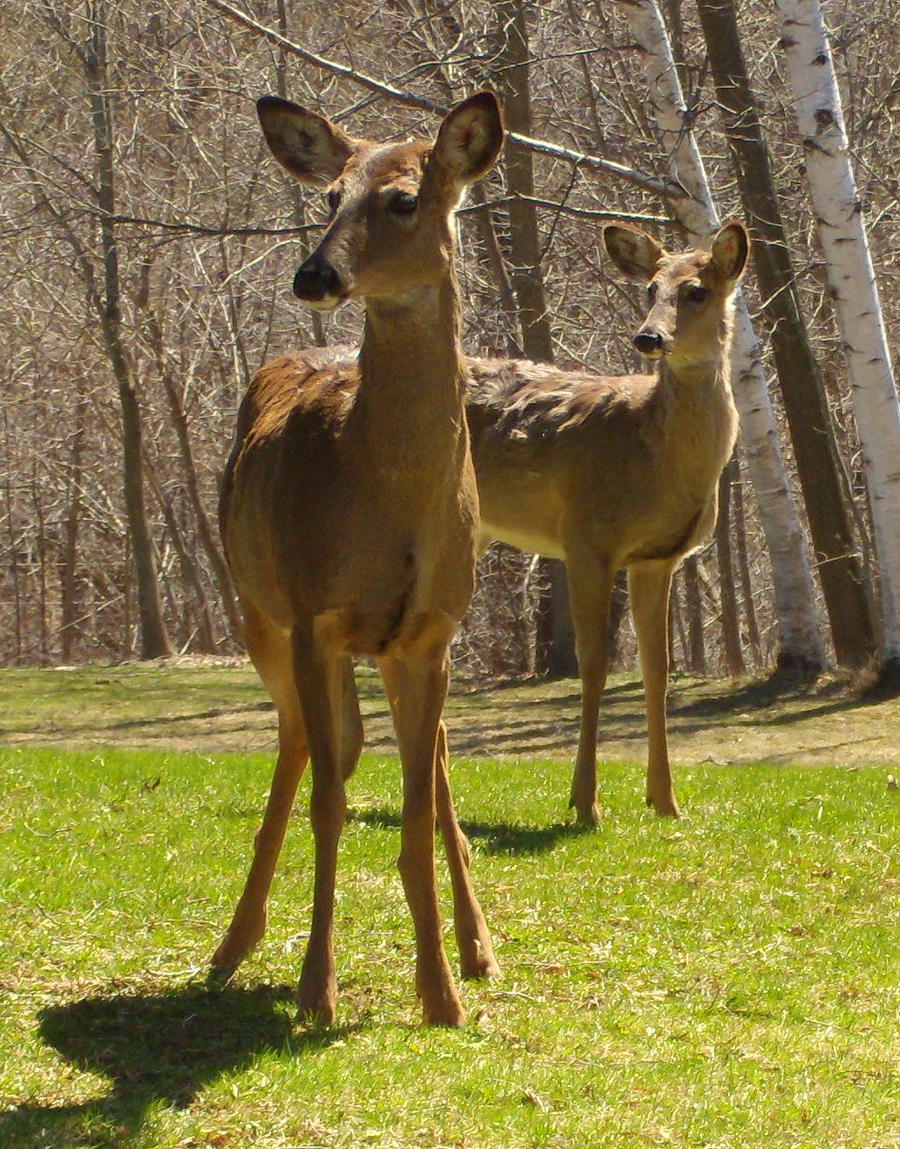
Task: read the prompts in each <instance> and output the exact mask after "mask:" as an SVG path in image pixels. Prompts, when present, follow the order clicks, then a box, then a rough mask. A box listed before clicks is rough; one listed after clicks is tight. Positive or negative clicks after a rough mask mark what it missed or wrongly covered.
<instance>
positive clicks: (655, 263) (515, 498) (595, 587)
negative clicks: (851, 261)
mask: <svg viewBox="0 0 900 1149" xmlns="http://www.w3.org/2000/svg"><path fill="white" fill-rule="evenodd" d="M603 240H604V244H605V247H606V251H607V253H608V254H609V256H610V258H611V259H612V261H613V263H614V264H615V265H616V266H617V267H618V268H619V270H620V271H622V272H623V273H624V274H625V275H626V276H627V277H628V278H630V279H633V280H636V281H637V282H639V283H643V284H646V285H647V286H648V298H649V313H648V315H647V318H646V319H645V320H644V323H643V325H642V326H641V328H640V330H639V331H638V333H637V334H636V335H635V337H634V343H635V346H636V347H637V349H638V351H640V352H641V353H642V354H643V355H644V356H646V358H647V359H649V360H651V361H652V362H655V363H657V368H656V373H655V374H653V375H625V376H607V375H591V374H588V373H586V372H574V371H557V370H555V369H553V368H552V367H542V366H540V365H538V364H535V363H528V362H521V361H515V360H509V361H503V360H484V359H477V360H467V365H468V370H469V376H470V379H469V387H468V394H467V401H466V413H467V417H468V421H469V429H470V433H471V436H472V455H473V458H474V461H475V471H476V475H477V479H478V493H479V500H480V503H481V532H482V538H481V545H482V547H484V546H486V545H487V543H488V542H490V541H491V540H492V539H502V540H503V541H504V542H507V543H511V544H513V545H514V546H517V547H521V548H523V549H524V550H528V551H534V552H536V553H538V554H542V555H549V556H552V557H556V558H561V559H564V560H565V563H566V570H567V574H568V583H569V592H570V599H571V609H572V619H573V622H574V626H575V635H576V646H577V652H578V663H579V670H580V674H581V685H582V698H581V730H580V735H579V742H578V755H577V758H576V762H575V771H574V776H573V779H572V789H571V801H570V805H572V806H574V807H575V811H576V817H577V819H578V821H579V822H583V823H592V822H597V820H598V817H599V812H598V808H597V801H596V791H597V760H596V759H597V751H596V742H597V715H598V709H599V704H600V696H601V694H602V692H603V689H604V685H605V682H606V669H607V666H606V663H607V649H606V631H607V620H608V616H609V602H610V593H611V588H612V581H613V578H614V576H615V574H616V572H617V571H618V570H620V569H621V568H623V567H627V568H628V577H629V589H630V594H631V607H632V614H633V617H634V624H635V630H636V631H637V637H638V645H639V648H640V660H641V669H642V673H643V679H644V692H645V704H646V711H647V730H648V764H647V802H648V804H651V805H652V806H653V807H654V809H655V810H656V811H657V813H659V814H669V815H673V816H676V817H677V816H678V813H679V810H678V804H677V802H676V799H675V792H674V789H673V786H672V776H671V771H670V769H669V755H668V748H667V743H666V687H667V673H668V628H667V615H668V602H669V588H670V585H671V581H672V575H673V573H674V571H675V570H676V568H677V567H678V565H679V563H680V562H681V560H682V559H683V558H684V557H685V556H686V555H687V554H689V553H690V552H691V551H692V550H694V549H695V548H696V547H698V546H699V545H700V544H701V543H702V542H703V540H704V539H705V538H706V537H707V536H708V534H709V533H710V531H711V530H712V528H713V525H714V524H715V520H716V511H717V492H718V481H719V474H720V472H721V471H722V468H723V467H724V466H725V464H726V462H727V461H728V459H729V457H730V455H731V451H732V448H733V446H734V440H735V436H736V434H737V412H736V410H735V406H734V402H733V400H732V395H731V387H730V384H729V373H728V351H729V346H730V341H731V326H732V308H733V296H734V291H735V287H736V285H737V282H738V280H739V278H740V276H741V273H742V272H743V269H744V264H745V262H746V259H747V254H748V248H749V240H748V236H747V232H746V229H745V228H744V226H743V224H741V223H728V224H726V225H725V226H724V227H722V228H721V229H720V230H719V232H718V233H717V234H716V236H715V237H714V239H713V240H712V245H711V248H710V250H709V251H687V252H684V253H683V254H681V255H673V254H670V253H669V252H667V251H665V250H664V248H662V247H661V246H660V245H659V244H658V243H657V242H656V240H654V239H653V238H652V237H651V236H649V235H647V234H646V233H644V232H643V231H640V230H639V229H638V228H635V227H633V226H631V225H627V224H624V223H622V224H608V225H607V226H606V227H605V228H604V230H603Z"/></svg>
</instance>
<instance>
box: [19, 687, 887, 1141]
mask: <svg viewBox="0 0 900 1149" xmlns="http://www.w3.org/2000/svg"><path fill="white" fill-rule="evenodd" d="M100 685H101V686H102V684H100ZM103 701H104V700H103V696H102V692H101V695H99V696H98V697H97V698H96V699H95V702H96V704H97V705H98V706H99V707H101V709H102V704H103ZM106 701H107V702H109V701H110V699H109V698H108V696H107V698H106ZM227 702H228V699H227V698H222V699H220V703H221V705H223V706H226V705H227ZM112 704H113V708H112V709H111V710H110V713H113V712H114V709H115V707H114V704H115V699H114V698H113V699H112ZM246 704H247V705H248V706H250V705H254V703H253V702H252V700H251V699H247V700H246ZM203 705H206V703H205V702H204V704H203ZM57 706H58V707H62V706H63V700H62V698H60V699H59V700H58V701H57ZM211 708H212V707H211V705H210V706H207V709H211ZM16 721H17V722H20V723H21V721H22V718H21V716H20V718H17V720H16ZM163 742H164V739H162V738H161V739H160V748H159V749H156V750H153V751H136V750H132V749H127V748H125V749H123V748H121V747H118V748H117V747H111V748H109V749H104V748H100V747H98V748H96V749H94V750H77V751H68V752H67V751H64V750H61V749H59V748H41V747H35V746H30V745H24V746H9V747H7V748H5V749H3V748H0V775H2V786H3V803H2V806H0V913H2V917H0V1097H2V1102H3V1108H4V1109H5V1112H3V1113H2V1114H0V1149H37V1147H38V1146H41V1147H47V1149H59V1147H68V1146H76V1147H88V1146H90V1147H94V1146H96V1147H98V1149H99V1147H105V1146H135V1147H137V1146H146V1147H147V1149H151V1147H152V1149H163V1147H175V1146H178V1147H181V1149H188V1147H191V1149H199V1147H203V1146H214V1147H220V1149H244V1147H247V1149H250V1147H253V1149H269V1147H273V1149H274V1147H279V1149H289V1147H292V1149H300V1147H305V1146H310V1147H311V1146H340V1147H356V1146H374V1147H401V1146H402V1147H406V1146H427V1147H437V1146H446V1147H459V1149H463V1147H464V1149H493V1147H497V1149H501V1147H502V1149H507V1147H508V1149H517V1147H520V1146H522V1147H524V1146H529V1147H534V1149H538V1147H546V1149H551V1147H566V1149H569V1147H571V1149H575V1147H578V1149H581V1147H587V1149H590V1147H594V1146H597V1147H606V1146H609V1147H613V1146H615V1147H616V1149H623V1147H632V1146H633V1147H635V1149H637V1147H644V1146H654V1145H672V1146H692V1147H693V1146H705V1147H709V1149H713V1147H715V1149H726V1147H728V1149H730V1147H735V1149H737V1147H741V1149H756V1147H760V1149H778V1147H782V1146H784V1147H787V1146H791V1147H799V1146H804V1147H806V1146H808V1147H809V1149H824V1147H828V1149H833V1147H844V1146H846V1147H853V1149H876V1147H885V1149H897V1146H900V833H898V831H900V793H898V792H897V791H896V790H895V789H894V788H892V787H891V785H890V784H889V779H888V770H887V769H886V767H885V766H883V765H880V766H876V767H864V766H863V767H859V768H855V769H852V770H847V769H835V768H828V767H815V766H813V767H809V766H807V767H775V766H760V765H753V766H718V765H710V764H707V765H693V766H687V767H683V768H682V769H681V770H680V771H679V772H678V777H677V784H678V791H679V796H680V798H681V801H682V804H683V806H684V808H685V809H686V810H687V811H689V817H688V818H687V819H685V820H684V821H682V822H680V823H677V824H675V823H671V822H663V821H660V820H658V819H657V818H655V817H654V816H653V815H652V814H650V813H649V812H648V811H646V810H645V809H644V808H643V807H642V806H641V805H640V802H639V795H640V793H641V792H642V774H643V767H642V766H639V765H636V764H634V765H631V766H612V767H604V768H603V771H602V776H603V779H604V801H605V806H606V808H607V811H608V812H607V815H606V819H605V821H604V824H603V825H602V826H601V828H600V829H599V830H597V831H595V832H591V833H578V832H575V831H574V830H573V829H572V827H570V826H568V825H567V824H566V823H565V821H564V820H563V814H564V809H563V807H564V799H565V796H566V794H567V792H568V777H569V770H570V766H569V762H568V760H562V759H560V760H558V761H554V762H548V761H541V760H531V759H529V760H522V761H514V760H502V761H501V760H496V759H491V758H488V757H485V756H482V757H478V758H472V759H469V760H459V761H456V762H455V763H454V791H455V793H456V796H457V804H458V808H459V811H460V815H461V817H462V819H463V820H464V823H465V825H466V827H467V830H468V832H469V834H470V838H471V842H472V846H473V855H474V859H473V869H474V876H475V883H476V888H477V889H478V891H479V895H480V897H481V900H482V904H483V906H484V909H485V912H486V915H487V917H488V921H489V924H490V925H491V928H492V931H493V935H494V941H495V945H496V949H497V956H498V958H499V960H500V962H501V964H502V966H503V975H502V977H501V978H500V979H498V980H497V981H494V982H490V983H467V984H465V985H464V987H463V990H462V992H463V997H464V1002H465V1005H466V1008H467V1010H468V1012H469V1022H468V1025H467V1026H466V1028H464V1029H463V1030H460V1031H444V1030H427V1029H424V1028H422V1027H421V1026H420V1024H419V1008H418V1004H417V1002H416V999H415V993H414V988H413V947H412V941H411V933H412V931H411V923H410V919H409V914H408V911H407V909H406V906H405V902H404V899H403V894H402V889H401V885H400V881H399V877H398V876H397V873H396V867H395V859H396V856H397V853H398V849H399V831H398V824H397V819H398V813H399V768H398V765H397V763H396V761H395V760H394V759H393V758H392V757H391V756H390V755H388V754H385V755H374V756H369V757H367V758H365V759H364V760H363V762H362V764H361V767H360V770H359V772H358V774H357V776H356V777H355V778H354V780H353V781H352V783H351V787H350V801H351V807H352V811H351V816H350V818H349V819H348V823H347V826H346V829H345V833H344V837H343V840H342V848H341V859H340V870H339V891H338V899H337V910H336V949H337V960H338V978H339V987H340V998H339V1002H338V1019H339V1020H338V1026H337V1027H336V1028H335V1029H333V1030H319V1031H317V1030H307V1029H305V1028H304V1027H303V1026H301V1025H299V1024H298V1023H297V1022H296V1019H295V1016H294V1008H293V1002H292V994H293V989H294V986H295V984H296V979H297V977H298V975H299V967H300V960H301V957H302V949H303V945H304V940H305V936H306V935H305V931H306V930H307V928H308V925H309V909H310V897H311V863H312V839H311V835H310V832H309V829H308V823H307V820H306V818H305V815H304V812H303V809H302V808H301V809H300V810H298V816H297V817H295V819H294V821H293V823H292V827H291V832H290V835H289V838H288V843H287V845H286V847H285V851H284V855H283V857H282V864H281V867H280V870H279V875H278V877H277V879H276V884H275V889H274V893H273V902H272V907H271V914H270V928H269V933H268V935H267V936H266V938H265V939H264V941H263V943H262V945H261V946H260V948H259V949H258V951H257V953H256V954H255V955H254V956H253V958H251V959H250V960H249V961H248V962H247V963H246V964H245V966H244V967H242V969H241V971H240V972H239V974H238V977H237V978H236V980H235V983H234V984H233V985H232V986H231V987H229V988H227V989H226V990H224V991H222V992H219V993H208V992H207V991H206V990H205V988H204V986H203V980H202V975H203V968H204V962H205V960H206V958H207V957H208V956H209V954H210V953H211V951H212V949H213V948H214V945H215V943H216V941H217V940H218V935H219V933H220V931H221V930H222V929H223V928H224V926H225V925H226V924H227V922H228V919H229V916H230V912H231V909H232V907H233V902H234V900H235V898H236V896H237V894H238V892H239V889H240V886H241V883H242V880H243V877H244V874H245V870H246V866H247V863H248V859H249V851H250V844H251V840H252V835H253V832H254V830H255V828H256V825H257V820H258V817H259V814H260V812H261V809H262V805H263V802H264V799H265V795H266V792H267V789H268V784H269V777H270V771H271V766H272V759H271V756H270V755H268V754H259V753H256V754H238V753H234V752H224V751H222V752H217V753H215V754H211V755H204V754H199V753H185V752H178V753H175V752H171V751H168V750H166V749H165V748H164V746H163V745H162V743H163ZM894 772H895V773H897V772H898V771H897V770H896V769H895V770H894ZM306 794H307V788H306V786H304V787H303V789H302V799H303V807H305V800H306ZM441 873H442V877H443V878H444V890H443V892H444V894H445V904H446V901H447V896H448V893H449V890H448V886H449V883H448V882H447V881H446V876H445V875H444V872H443V870H442V871H441ZM448 915H449V911H448ZM446 924H447V926H448V940H447V945H448V951H449V952H450V953H451V960H453V956H454V955H453V939H452V930H450V929H449V921H448V922H447V923H446Z"/></svg>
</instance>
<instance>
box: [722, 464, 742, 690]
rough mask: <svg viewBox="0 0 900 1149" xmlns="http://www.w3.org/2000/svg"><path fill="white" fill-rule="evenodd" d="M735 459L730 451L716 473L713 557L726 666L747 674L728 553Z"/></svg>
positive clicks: (735, 675) (736, 673)
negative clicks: (716, 502)
mask: <svg viewBox="0 0 900 1149" xmlns="http://www.w3.org/2000/svg"><path fill="white" fill-rule="evenodd" d="M737 470H738V467H737V459H736V458H735V456H734V455H732V457H731V459H730V461H729V463H728V465H727V466H726V467H725V470H724V471H723V472H722V474H721V475H720V476H719V518H718V520H717V522H716V557H717V559H718V563H719V601H720V603H721V606H722V645H723V647H724V650H725V666H726V667H727V668H728V673H729V674H730V675H731V677H732V678H737V677H738V676H739V675H741V674H746V672H747V667H746V664H745V663H744V655H743V652H742V651H741V632H740V624H739V622H738V609H737V594H736V593H735V589H734V582H735V579H734V563H733V561H732V554H731V485H732V483H733V482H734V479H735V476H736V474H737Z"/></svg>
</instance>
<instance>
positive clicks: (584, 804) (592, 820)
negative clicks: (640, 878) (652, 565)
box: [566, 549, 614, 825]
mask: <svg viewBox="0 0 900 1149" xmlns="http://www.w3.org/2000/svg"><path fill="white" fill-rule="evenodd" d="M566 573H567V575H568V580H569V602H570V606H571V610H572V623H573V625H574V627H575V645H576V649H577V652H578V671H579V674H580V676H581V727H580V730H579V734H578V754H577V757H576V759H575V771H574V773H573V775H572V790H571V795H570V797H569V805H570V806H574V807H575V819H576V821H577V822H579V823H581V824H583V825H597V823H598V822H599V821H600V809H599V807H598V805H597V717H598V713H599V710H600V699H601V697H602V695H603V690H604V688H605V686H606V671H607V660H608V656H607V629H608V625H609V603H610V597H611V595H612V582H613V575H614V571H613V570H612V569H611V566H610V563H609V562H608V561H605V560H598V559H597V557H596V556H595V555H591V554H584V553H582V552H579V551H578V550H574V549H570V550H567V552H566Z"/></svg>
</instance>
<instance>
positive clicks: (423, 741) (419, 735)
mask: <svg viewBox="0 0 900 1149" xmlns="http://www.w3.org/2000/svg"><path fill="white" fill-rule="evenodd" d="M430 639H431V641H430V642H428V643H427V646H425V649H423V648H422V646H423V643H422V642H421V641H420V645H419V649H418V650H416V651H412V652H410V651H405V652H404V653H403V655H402V657H396V658H385V659H382V660H380V662H379V666H380V669H381V674H382V678H383V679H384V685H385V688H386V690H387V695H388V699H389V701H390V705H391V712H392V714H393V717H394V727H395V729H396V731H397V742H398V744H399V749H400V759H401V762H402V764H403V816H402V825H401V830H400V857H399V859H398V862H397V864H398V868H399V870H400V876H401V878H402V880H403V888H404V890H405V892H406V900H407V902H408V903H409V908H410V912H411V914H412V919H413V926H414V929H415V935H416V989H417V991H418V994H419V997H420V998H421V999H422V1009H423V1017H424V1020H425V1022H426V1023H427V1024H430V1025H451V1026H459V1025H462V1023H463V1022H464V1021H465V1013H464V1012H463V1008H462V1005H461V1004H460V1001H459V997H458V995H457V992H456V987H455V985H454V984H453V975H452V973H451V972H450V963H449V962H448V961H447V955H446V953H445V952H444V943H443V940H442V937H441V917H440V910H439V908H438V897H437V880H436V875H435V859H434V828H435V816H436V804H435V756H436V749H437V734H438V723H439V721H440V717H441V710H442V709H443V705H444V699H445V698H446V695H447V684H448V671H447V650H446V644H445V643H443V642H441V643H440V644H438V643H437V642H436V641H435V636H434V634H432V635H431V636H430ZM426 641H427V640H426Z"/></svg>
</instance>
